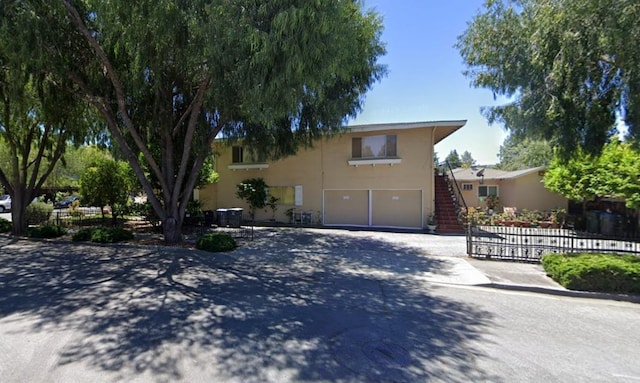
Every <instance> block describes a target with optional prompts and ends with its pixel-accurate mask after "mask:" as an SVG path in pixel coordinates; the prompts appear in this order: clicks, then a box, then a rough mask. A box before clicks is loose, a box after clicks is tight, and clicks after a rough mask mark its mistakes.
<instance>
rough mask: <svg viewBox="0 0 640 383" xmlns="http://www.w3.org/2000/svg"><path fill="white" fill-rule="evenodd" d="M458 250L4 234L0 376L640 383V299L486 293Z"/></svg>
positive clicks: (369, 239)
mask: <svg viewBox="0 0 640 383" xmlns="http://www.w3.org/2000/svg"><path fill="white" fill-rule="evenodd" d="M464 250H465V242H464V237H456V236H436V235H424V234H398V233H379V232H365V231H342V230H309V229H302V228H296V229H286V228H284V229H283V228H281V229H274V228H272V229H261V230H257V231H256V235H255V240H254V241H242V242H241V246H240V247H239V248H238V249H237V250H236V251H234V252H230V253H225V254H209V253H204V252H200V251H197V250H188V249H181V248H168V247H151V246H146V247H145V246H135V245H116V246H97V245H96V246H94V245H87V244H74V243H71V242H60V241H23V240H14V239H12V238H10V237H7V236H2V237H0V377H1V379H0V380H2V381H3V382H86V381H92V382H121V381H122V382H125V381H126V382H211V381H215V382H426V381H428V382H469V381H490V382H514V381H517V382H540V381H545V382H633V381H640V365H639V364H638V363H637V360H636V359H637V347H638V344H640V329H639V327H638V323H640V310H639V309H638V308H639V306H638V304H636V303H631V302H624V301H618V300H611V299H594V298H589V297H572V296H565V295H562V294H551V293H546V292H545V291H548V292H551V291H554V292H558V291H560V292H561V291H562V289H561V288H559V287H557V286H553V284H552V283H550V282H549V281H548V280H545V279H544V278H546V277H545V276H544V275H542V276H541V275H539V274H536V276H535V277H534V276H532V275H530V274H532V273H533V274H535V273H538V272H539V269H537V268H535V266H536V265H526V266H527V267H529V266H533V268H529V269H525V268H521V269H518V270H520V271H517V272H513V273H512V274H507V276H503V277H500V278H502V280H501V281H500V282H501V283H500V284H501V285H508V284H509V283H513V282H514V281H513V280H519V278H524V276H527V278H529V277H530V278H533V279H531V280H529V281H530V282H532V281H533V282H535V281H538V282H535V283H543V284H544V283H550V284H549V285H543V286H537V287H538V288H537V289H533V288H532V289H526V288H522V289H520V290H509V289H502V288H493V287H491V286H492V280H493V279H495V278H497V276H496V275H491V274H487V273H485V272H483V271H481V270H480V269H479V268H478V267H475V266H474V261H471V260H468V259H467V258H466V257H465V254H464ZM511 265H513V268H514V269H516V268H518V267H519V266H518V264H511ZM527 270H529V272H527ZM523 275H524V276H523ZM522 286H524V287H526V286H527V284H523V285H521V287H522Z"/></svg>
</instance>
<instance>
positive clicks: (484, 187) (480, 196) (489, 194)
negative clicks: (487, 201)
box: [478, 185, 500, 198]
mask: <svg viewBox="0 0 640 383" xmlns="http://www.w3.org/2000/svg"><path fill="white" fill-rule="evenodd" d="M491 188H494V189H495V190H496V193H495V194H491V193H490V189H491ZM483 189H484V190H486V195H480V191H481V190H483ZM492 195H495V196H496V197H499V196H500V189H499V188H498V185H480V186H478V198H487V197H490V196H492Z"/></svg>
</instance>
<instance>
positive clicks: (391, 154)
mask: <svg viewBox="0 0 640 383" xmlns="http://www.w3.org/2000/svg"><path fill="white" fill-rule="evenodd" d="M383 138H384V144H383V145H382V146H383V147H384V155H380V156H379V155H375V153H372V154H373V155H370V156H364V155H363V153H366V151H367V149H366V148H367V146H365V145H366V141H367V139H368V140H369V141H370V142H369V146H368V148H369V150H370V149H371V148H372V145H371V144H372V143H373V142H371V141H373V140H380V139H383ZM378 146H381V145H378ZM351 158H352V159H354V160H376V159H387V158H398V135H397V134H378V135H373V136H358V137H352V138H351Z"/></svg>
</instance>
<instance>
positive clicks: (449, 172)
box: [443, 161, 468, 212]
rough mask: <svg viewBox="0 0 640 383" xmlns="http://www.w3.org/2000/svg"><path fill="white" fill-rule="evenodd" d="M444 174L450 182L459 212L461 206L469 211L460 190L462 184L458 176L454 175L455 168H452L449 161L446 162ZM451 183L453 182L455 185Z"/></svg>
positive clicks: (448, 182)
mask: <svg viewBox="0 0 640 383" xmlns="http://www.w3.org/2000/svg"><path fill="white" fill-rule="evenodd" d="M443 175H444V176H445V180H446V181H447V184H449V190H450V191H451V192H452V193H453V197H454V202H455V203H456V205H457V210H458V212H460V209H461V208H464V211H465V212H466V211H468V210H467V209H468V208H467V203H466V201H465V200H464V197H463V196H462V191H461V190H460V186H458V182H457V181H456V176H455V175H453V169H452V168H451V164H449V161H445V162H444V166H443ZM451 184H453V186H452V185H451Z"/></svg>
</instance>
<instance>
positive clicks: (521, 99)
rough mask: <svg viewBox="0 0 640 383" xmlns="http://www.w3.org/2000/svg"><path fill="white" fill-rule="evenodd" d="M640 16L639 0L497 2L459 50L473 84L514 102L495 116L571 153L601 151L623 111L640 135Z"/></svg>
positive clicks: (492, 114)
mask: <svg viewBox="0 0 640 383" xmlns="http://www.w3.org/2000/svg"><path fill="white" fill-rule="evenodd" d="M639 19H640V7H639V6H638V2H637V1H636V0H556V1H549V0H508V1H507V0H489V1H486V3H485V7H484V9H483V10H482V11H481V12H480V13H479V14H478V15H476V17H475V18H474V19H473V20H472V22H471V23H470V24H469V26H468V28H467V30H466V31H465V32H464V34H462V35H461V36H460V37H459V40H458V43H457V47H458V48H459V50H460V53H461V54H462V57H463V58H464V60H465V62H466V64H467V67H468V69H467V71H466V72H465V74H466V75H467V76H469V77H470V78H471V81H472V85H473V86H476V87H482V88H488V89H491V90H492V91H493V92H494V94H495V95H501V96H506V97H507V98H509V99H510V100H511V102H509V103H507V104H506V105H501V106H497V107H491V108H486V109H485V113H486V116H487V118H488V120H489V121H490V122H499V123H502V124H504V126H505V127H506V128H507V129H509V130H510V131H511V132H512V133H515V134H518V135H525V136H527V137H529V138H532V139H539V138H545V139H553V140H555V141H556V142H557V144H558V147H559V150H560V154H562V155H563V157H564V158H567V157H568V156H569V155H570V154H571V153H572V152H574V151H575V149H576V148H582V149H583V150H585V151H586V152H588V153H598V152H599V151H600V150H601V149H602V147H603V145H604V144H605V143H606V142H608V141H609V140H610V138H611V137H612V136H613V135H614V134H615V133H616V118H617V116H621V117H622V119H623V120H624V122H625V123H626V125H627V126H628V128H629V131H628V138H630V139H633V140H636V141H637V140H638V138H639V137H640V131H639V130H638V128H639V124H640V71H638V68H639V67H640V46H639V45H638V43H637V41H638V39H639V38H640V24H639V23H638V22H637V20H639Z"/></svg>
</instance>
